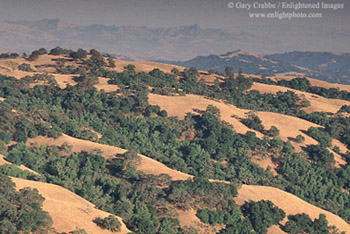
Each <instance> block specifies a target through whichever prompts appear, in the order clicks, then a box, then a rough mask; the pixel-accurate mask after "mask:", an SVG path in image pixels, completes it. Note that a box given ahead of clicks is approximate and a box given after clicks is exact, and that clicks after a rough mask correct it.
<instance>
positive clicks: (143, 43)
mask: <svg viewBox="0 0 350 234" xmlns="http://www.w3.org/2000/svg"><path fill="white" fill-rule="evenodd" d="M274 28H275V29H276V30H270V29H269V28H266V27H256V26H250V27H243V26H242V27H238V28H235V29H234V30H227V29H218V28H205V27H202V26H199V25H189V26H174V27H146V26H120V25H117V26H116V25H102V24H94V25H86V26H82V25H75V24H72V23H70V22H65V21H63V20H60V19H43V20H38V21H16V22H15V21H2V22H0V41H1V43H0V52H9V51H18V52H27V53H29V52H31V51H33V50H35V49H37V48H41V47H46V48H53V47H56V46H61V47H64V48H69V49H74V50H76V49H78V48H84V49H90V48H96V49H97V50H99V51H104V52H108V53H110V54H122V55H126V56H128V57H133V58H137V59H142V60H155V59H162V60H173V61H180V60H181V61H183V60H188V59H191V58H193V56H194V55H207V54H222V53H225V52H227V51H234V50H237V49H242V50H245V51H252V52H254V53H264V54H271V53H284V52H285V51H287V50H290V49H288V48H292V49H293V50H299V51H304V50H310V51H319V50H320V49H319V48H328V50H330V51H343V50H344V49H345V50H349V47H348V38H349V35H350V31H349V30H345V31H344V30H343V29H342V30H341V29H337V28H329V27H312V28H310V27H307V26H298V27H293V26H288V27H286V26H285V25H275V26H274ZM301 34H302V35H304V36H305V38H304V39H303V43H299V42H298V41H297V40H290V39H291V38H298V37H299V35H301ZM334 37H336V38H337V41H336V42H334V41H333V40H332V39H333V38H334Z"/></svg>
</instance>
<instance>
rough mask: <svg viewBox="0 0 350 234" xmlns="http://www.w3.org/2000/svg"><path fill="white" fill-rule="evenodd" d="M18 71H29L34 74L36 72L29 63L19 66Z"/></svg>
mask: <svg viewBox="0 0 350 234" xmlns="http://www.w3.org/2000/svg"><path fill="white" fill-rule="evenodd" d="M18 70H21V71H27V72H33V71H34V70H33V69H32V68H31V67H30V65H29V64H28V63H22V64H21V65H19V66H18Z"/></svg>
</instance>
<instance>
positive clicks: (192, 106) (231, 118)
mask: <svg viewBox="0 0 350 234" xmlns="http://www.w3.org/2000/svg"><path fill="white" fill-rule="evenodd" d="M149 103H150V104H151V105H159V106H160V107H161V108H162V109H164V110H166V111H167V112H168V114H169V115H170V116H177V117H179V118H184V116H185V115H186V113H188V112H196V110H201V111H204V110H205V109H206V108H207V106H208V105H214V106H216V107H217V108H218V109H219V110H220V114H221V119H222V120H224V121H226V122H228V123H230V124H231V125H232V126H233V127H234V129H235V131H236V132H237V133H242V134H245V133H246V132H247V131H253V132H255V133H256V134H257V136H258V137H262V136H263V135H262V134H261V133H260V132H257V131H254V130H252V129H249V128H248V127H247V126H245V125H244V124H242V123H241V122H240V121H239V118H245V117H246V115H247V114H248V113H249V112H250V110H245V109H240V108H237V107H236V106H234V105H231V104H226V103H223V102H220V101H214V100H209V99H206V98H204V97H201V96H197V95H186V96H161V95H156V94H150V95H149ZM179 106H181V108H179ZM255 113H256V115H257V116H259V118H260V119H261V120H262V124H263V125H264V127H265V129H270V128H271V126H273V125H274V126H276V127H277V128H278V129H279V130H280V135H279V136H280V138H281V139H282V140H284V141H287V140H289V139H290V138H295V137H296V136H297V135H302V136H304V137H305V141H304V142H303V143H296V142H292V144H293V146H294V147H295V148H296V150H297V151H301V147H305V146H307V145H309V144H317V143H318V142H317V141H316V140H315V139H313V138H311V137H309V136H308V135H306V134H305V133H303V131H306V130H307V129H309V128H310V127H319V125H316V124H314V123H311V122H308V121H306V120H303V119H299V118H296V117H293V116H288V115H282V114H278V113H273V112H263V111H257V112H255ZM334 143H335V144H337V145H338V144H340V145H342V144H341V143H340V142H339V141H334ZM342 148H343V149H344V145H342ZM332 153H333V154H334V156H335V161H336V164H337V165H345V161H344V160H343V159H342V158H341V157H340V155H338V154H336V153H335V152H332Z"/></svg>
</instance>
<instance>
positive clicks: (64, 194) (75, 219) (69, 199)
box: [12, 178, 129, 234]
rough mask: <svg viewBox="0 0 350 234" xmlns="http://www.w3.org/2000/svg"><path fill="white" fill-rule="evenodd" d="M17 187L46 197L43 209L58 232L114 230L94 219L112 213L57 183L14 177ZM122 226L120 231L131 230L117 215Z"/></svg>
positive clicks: (98, 233)
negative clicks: (100, 225) (97, 223)
mask: <svg viewBox="0 0 350 234" xmlns="http://www.w3.org/2000/svg"><path fill="white" fill-rule="evenodd" d="M12 181H13V182H14V183H15V184H16V188H17V189H18V190H19V189H22V188H25V187H30V188H35V189H37V190H38V191H39V193H40V194H41V195H42V196H43V197H44V198H45V201H44V204H43V210H45V211H47V212H49V214H50V216H51V217H52V220H53V227H54V228H55V230H56V231H57V232H58V233H67V232H70V231H73V230H76V229H77V228H82V229H84V230H85V231H86V232H87V233H89V234H111V233H114V232H111V231H108V230H106V229H102V228H100V227H99V226H97V225H96V224H95V223H94V222H93V220H94V219H95V218H104V217H107V216H109V215H110V213H107V212H104V211H102V210H99V209H96V208H94V207H95V205H94V204H92V203H90V202H88V201H86V200H85V199H83V198H81V197H79V196H78V195H76V194H74V193H72V192H70V191H69V190H67V189H65V188H62V187H60V186H57V185H53V184H47V183H42V182H36V181H29V180H24V179H19V178H12ZM117 218H118V220H119V221H120V223H121V224H122V226H121V231H120V232H119V233H122V234H124V233H128V232H129V230H128V229H127V227H126V226H125V224H124V223H123V221H122V219H121V218H119V217H117Z"/></svg>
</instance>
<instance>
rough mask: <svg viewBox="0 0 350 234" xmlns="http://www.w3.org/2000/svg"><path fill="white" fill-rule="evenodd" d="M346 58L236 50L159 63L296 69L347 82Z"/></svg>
mask: <svg viewBox="0 0 350 234" xmlns="http://www.w3.org/2000/svg"><path fill="white" fill-rule="evenodd" d="M349 58H350V53H332V52H308V51H306V52H302V51H294V52H288V53H283V54H271V55H257V54H252V53H248V52H243V51H240V50H238V51H234V52H228V53H226V54H223V55H214V54H211V55H208V56H197V57H195V58H193V59H191V60H187V61H159V62H164V63H170V64H175V65H180V66H184V67H196V68H198V69H201V70H209V69H214V70H216V71H219V72H224V70H225V68H226V67H227V66H231V67H233V68H234V70H235V71H236V72H237V71H238V69H239V68H242V69H243V71H244V72H246V73H249V74H254V75H264V76H275V75H276V74H278V73H285V72H298V73H304V74H305V75H306V76H309V77H313V78H317V79H321V80H325V81H328V82H333V83H342V84H349V82H350V81H349V78H350V75H349V74H350V59H349Z"/></svg>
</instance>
